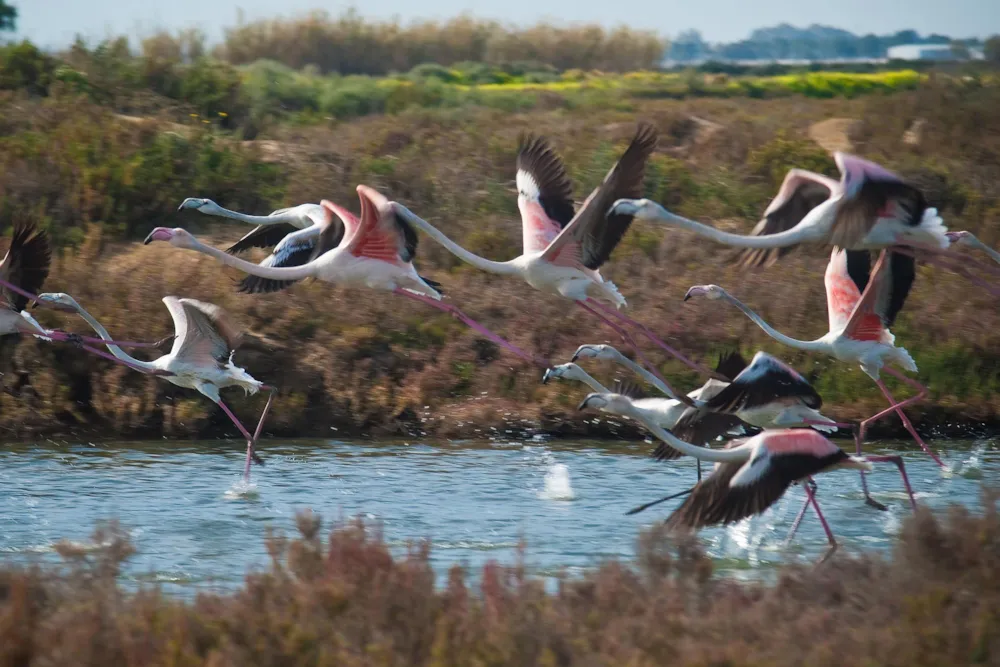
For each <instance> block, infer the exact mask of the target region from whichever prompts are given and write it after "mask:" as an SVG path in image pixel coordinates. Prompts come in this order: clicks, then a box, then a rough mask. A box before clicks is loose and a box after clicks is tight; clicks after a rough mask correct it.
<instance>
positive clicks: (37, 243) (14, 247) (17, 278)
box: [0, 225, 52, 312]
mask: <svg viewBox="0 0 1000 667" xmlns="http://www.w3.org/2000/svg"><path fill="white" fill-rule="evenodd" d="M51 260H52V250H51V249H50V248H49V240H48V237H47V236H46V235H45V232H43V231H40V230H38V229H37V228H36V227H35V226H34V225H18V226H17V227H15V228H14V235H13V236H12V237H11V240H10V247H9V248H8V249H7V254H6V255H5V256H4V258H3V261H0V279H3V280H5V281H6V282H9V283H11V284H12V285H17V286H18V287H20V288H21V289H23V290H24V291H26V292H30V293H31V294H38V293H39V292H40V291H41V289H42V285H43V284H44V282H45V279H46V278H47V277H48V275H49V262H50V261H51ZM0 304H6V305H7V306H8V307H10V308H12V309H13V310H15V311H17V312H21V311H22V310H24V309H25V308H26V307H27V305H28V299H27V297H25V296H23V295H21V294H18V293H16V292H13V291H11V290H8V289H5V288H4V287H2V286H0Z"/></svg>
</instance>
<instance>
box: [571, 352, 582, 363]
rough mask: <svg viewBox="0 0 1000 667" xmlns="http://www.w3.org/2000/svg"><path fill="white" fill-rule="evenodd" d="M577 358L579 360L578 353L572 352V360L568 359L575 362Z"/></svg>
mask: <svg viewBox="0 0 1000 667" xmlns="http://www.w3.org/2000/svg"><path fill="white" fill-rule="evenodd" d="M579 358H580V353H579V352H574V353H573V358H572V359H570V361H572V362H576V360H577V359H579Z"/></svg>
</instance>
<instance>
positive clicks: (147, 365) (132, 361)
mask: <svg viewBox="0 0 1000 667" xmlns="http://www.w3.org/2000/svg"><path fill="white" fill-rule="evenodd" d="M76 312H77V313H78V314H79V315H80V317H82V318H83V319H84V320H86V322H87V324H89V325H90V327H91V328H92V329H93V330H94V331H95V332H96V333H97V335H98V336H100V337H101V340H103V341H110V340H113V339H112V338H111V334H109V333H108V330H107V329H105V328H104V325H103V324H101V323H100V322H98V321H97V320H96V319H95V318H94V316H93V315H91V314H90V313H88V312H87V311H86V310H84V308H83V306H81V305H80V304H76ZM106 345H107V347H108V351H109V352H111V354H113V355H115V357H117V358H118V359H121V360H122V361H124V362H126V363H127V364H129V365H131V366H137V367H139V368H143V369H146V370H153V369H155V368H156V366H155V365H154V364H152V363H151V362H148V361H141V360H139V359H136V358H135V357H133V356H131V355H129V354H128V353H127V352H125V351H124V350H123V349H121V348H120V347H118V346H117V345H115V344H114V343H106Z"/></svg>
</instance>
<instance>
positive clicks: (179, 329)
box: [38, 292, 276, 484]
mask: <svg viewBox="0 0 1000 667" xmlns="http://www.w3.org/2000/svg"><path fill="white" fill-rule="evenodd" d="M38 301H39V302H40V303H45V304H47V305H49V306H51V307H53V308H56V309H58V310H63V311H66V312H75V313H77V314H79V315H80V317H82V318H83V319H84V320H86V321H87V323H88V324H90V326H91V327H93V329H94V331H96V332H97V334H98V335H99V336H100V337H101V339H102V340H104V341H106V344H107V347H108V350H110V352H111V354H110V355H109V354H106V353H104V352H101V351H100V350H95V349H93V348H89V347H87V346H86V345H84V348H85V349H87V350H88V351H90V352H92V353H94V354H98V355H100V356H102V357H105V358H107V359H110V360H112V361H116V362H118V363H122V364H124V365H125V366H128V367H129V368H132V369H134V370H137V371H139V372H142V373H147V374H150V375H158V376H160V377H162V378H164V379H165V380H166V381H167V382H170V383H171V384H175V385H177V386H178V387H185V388H187V389H195V390H197V391H198V392H199V393H200V394H202V395H203V396H206V397H207V398H208V399H209V400H211V401H212V402H213V403H215V404H216V405H218V406H219V407H220V408H222V411H223V412H225V413H226V416H228V417H229V419H230V420H232V422H233V424H235V425H236V428H238V429H239V431H240V433H242V434H243V436H244V437H245V438H246V440H247V457H246V463H245V464H244V466H243V480H244V482H245V483H247V484H249V483H250V462H251V460H253V461H254V462H256V463H257V464H259V465H263V463H264V462H263V461H262V460H261V458H260V457H259V456H257V453H256V451H255V447H256V443H257V439H258V438H259V437H260V433H261V431H262V430H263V428H264V420H265V419H266V417H267V413H268V411H269V410H270V409H271V402H272V401H273V400H274V394H275V391H276V390H275V388H274V387H270V386H268V385H266V384H264V383H262V382H260V381H259V380H256V379H254V378H253V377H252V376H251V375H250V374H249V373H247V372H246V371H245V370H244V369H242V368H240V367H239V366H236V365H234V364H233V354H234V353H235V352H236V349H237V348H238V347H239V346H240V343H241V341H242V338H243V333H242V332H241V331H240V330H239V329H238V328H237V327H236V325H235V324H234V323H233V322H232V320H231V319H230V318H229V315H227V314H226V312H225V311H224V310H222V309H221V308H219V307H218V306H215V305H213V304H210V303H205V302H204V301H198V300H196V299H179V298H177V297H175V296H165V297H163V303H164V304H166V306H167V310H168V311H170V317H171V319H173V321H174V329H175V332H176V336H175V338H174V344H173V347H172V348H171V350H170V352H169V353H168V354H165V355H163V356H161V357H159V358H157V359H155V360H153V361H141V360H139V359H136V358H135V357H131V356H129V355H128V354H126V353H125V352H124V351H123V350H122V349H121V348H120V347H118V346H117V345H115V344H114V342H113V341H112V340H111V336H110V335H109V334H108V331H107V329H105V328H104V326H103V325H101V323H100V322H98V321H97V320H96V319H95V318H94V316H93V315H91V314H90V313H88V312H87V311H86V310H84V308H83V306H81V305H80V304H79V303H77V302H76V299H74V298H73V297H71V296H70V295H68V294H63V293H61V292H58V293H48V294H39V295H38ZM226 387H239V388H241V389H242V390H243V392H244V394H256V393H257V392H258V391H260V390H262V389H263V390H265V391H268V392H270V396H268V399H267V403H266V404H265V406H264V411H263V412H262V413H261V415H260V421H258V423H257V429H256V431H255V432H254V434H253V435H250V433H249V431H247V429H246V428H244V426H243V424H242V423H241V422H240V420H239V419H238V418H237V417H236V415H234V414H233V412H232V410H230V409H229V406H227V405H226V403H225V401H223V400H222V398H221V397H220V396H219V390H221V389H225V388H226Z"/></svg>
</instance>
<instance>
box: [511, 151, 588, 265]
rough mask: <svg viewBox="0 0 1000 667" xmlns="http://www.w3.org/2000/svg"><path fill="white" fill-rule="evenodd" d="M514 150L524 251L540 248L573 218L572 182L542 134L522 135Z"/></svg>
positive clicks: (534, 250)
mask: <svg viewBox="0 0 1000 667" xmlns="http://www.w3.org/2000/svg"><path fill="white" fill-rule="evenodd" d="M518 144H519V146H518V150H517V179H516V183H517V208H518V209H519V210H520V211H521V226H522V229H523V238H524V252H525V254H527V253H533V252H540V251H542V250H544V249H545V248H546V247H547V246H548V245H549V243H551V242H552V239H554V238H555V237H556V236H558V235H559V231H560V230H561V229H562V228H563V227H565V226H566V225H567V224H569V222H570V221H571V220H572V219H573V212H574V208H573V184H572V183H571V182H570V180H569V176H567V175H566V167H565V165H564V164H563V161H562V159H561V158H560V157H559V155H558V154H557V153H556V152H555V150H553V148H552V146H551V145H550V144H549V142H548V141H547V140H546V139H545V138H544V137H538V136H534V135H530V134H529V135H525V136H522V137H521V139H520V141H519V142H518Z"/></svg>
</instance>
